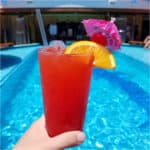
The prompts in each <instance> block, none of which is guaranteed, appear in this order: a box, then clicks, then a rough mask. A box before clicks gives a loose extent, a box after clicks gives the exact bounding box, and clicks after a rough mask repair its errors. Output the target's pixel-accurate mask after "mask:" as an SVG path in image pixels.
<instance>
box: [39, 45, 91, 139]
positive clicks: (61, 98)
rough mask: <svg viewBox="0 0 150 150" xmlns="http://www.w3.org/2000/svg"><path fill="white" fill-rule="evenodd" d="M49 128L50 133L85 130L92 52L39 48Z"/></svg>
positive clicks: (45, 109) (47, 127)
mask: <svg viewBox="0 0 150 150" xmlns="http://www.w3.org/2000/svg"><path fill="white" fill-rule="evenodd" d="M39 63H40V72H41V82H42V92H43V99H44V111H45V118H46V129H47V132H48V134H49V136H55V135H57V134H60V133H62V132H65V131H71V130H82V128H83V123H84V118H85V112H86V105H87V99H88V93H89V87H90V79H91V72H92V63H93V55H91V54H90V53H89V54H82V55H80V54H77V55H73V54H62V53H59V54H58V53H57V52H55V49H54V50H53V48H52V47H50V48H43V49H40V50H39Z"/></svg>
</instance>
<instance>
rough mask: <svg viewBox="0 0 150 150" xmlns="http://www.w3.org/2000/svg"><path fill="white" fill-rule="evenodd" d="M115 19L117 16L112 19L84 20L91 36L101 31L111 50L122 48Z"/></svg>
mask: <svg viewBox="0 0 150 150" xmlns="http://www.w3.org/2000/svg"><path fill="white" fill-rule="evenodd" d="M114 21H115V18H112V19H111V20H110V21H106V20H99V19H87V20H83V21H82V23H83V25H84V27H85V30H86V33H87V35H88V36H89V37H92V36H93V35H94V34H95V33H100V34H102V35H103V36H104V37H105V38H106V40H107V47H108V48H110V49H111V50H117V49H120V45H121V38H120V35H119V32H118V28H117V26H116V25H115V24H114Z"/></svg>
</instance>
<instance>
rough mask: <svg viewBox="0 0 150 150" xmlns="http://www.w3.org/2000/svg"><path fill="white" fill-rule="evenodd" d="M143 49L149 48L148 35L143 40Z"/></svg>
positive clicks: (149, 36)
mask: <svg viewBox="0 0 150 150" xmlns="http://www.w3.org/2000/svg"><path fill="white" fill-rule="evenodd" d="M144 44H145V45H144V47H145V48H150V35H148V36H147V37H146V38H145V40H144Z"/></svg>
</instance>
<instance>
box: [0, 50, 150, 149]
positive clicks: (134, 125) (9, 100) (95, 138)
mask: <svg viewBox="0 0 150 150" xmlns="http://www.w3.org/2000/svg"><path fill="white" fill-rule="evenodd" d="M114 55H115V58H116V61H117V69H116V70H101V69H97V68H95V69H93V76H92V81H91V89H90V94H89V101H88V108H87V114H86V119H85V125H84V131H85V133H86V141H85V142H84V143H83V144H82V145H81V146H78V147H75V148H70V149H69V150H80V149H83V150H88V149H90V150H98V149H101V150H148V149H149V148H150V125H149V119H150V80H149V75H150V66H148V65H146V64H144V63H141V62H139V61H137V60H136V59H133V58H131V57H129V56H127V55H124V54H122V53H119V52H115V53H114ZM16 76H17V78H16ZM1 89H2V93H4V94H3V97H2V102H3V103H2V107H1V109H2V110H1V112H2V116H1V136H2V137H1V148H0V149H2V150H10V149H11V148H12V147H13V146H14V145H15V143H16V142H17V140H18V139H19V138H20V136H21V135H22V134H23V133H24V132H25V131H26V129H27V128H28V127H29V125H30V124H31V123H32V122H33V121H34V120H36V119H37V118H38V117H39V116H40V115H41V114H42V112H43V107H42V94H41V85H40V75H39V65H38V61H37V53H35V54H34V56H33V57H32V58H30V60H28V62H26V63H25V64H24V65H23V67H21V68H20V69H18V70H17V73H16V74H15V75H14V76H12V77H11V80H9V81H7V83H6V84H5V85H3V86H2V88H1ZM6 89H7V91H6ZM12 90H13V92H11V91H12Z"/></svg>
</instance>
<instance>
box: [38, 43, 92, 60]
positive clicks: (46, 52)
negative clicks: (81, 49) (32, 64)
mask: <svg viewBox="0 0 150 150" xmlns="http://www.w3.org/2000/svg"><path fill="white" fill-rule="evenodd" d="M47 47H48V46H47ZM47 47H42V48H39V49H38V53H39V54H43V55H53V56H91V57H94V54H93V53H92V52H89V53H82V54H78V53H77V54H72V53H70V54H64V53H57V52H56V53H52V52H48V51H46V50H44V49H45V48H47Z"/></svg>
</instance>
